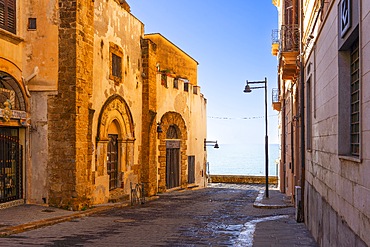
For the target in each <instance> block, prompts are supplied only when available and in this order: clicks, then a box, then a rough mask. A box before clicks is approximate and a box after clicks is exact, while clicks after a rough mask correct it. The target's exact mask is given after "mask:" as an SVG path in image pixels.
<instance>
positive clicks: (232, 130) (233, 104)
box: [127, 0, 278, 144]
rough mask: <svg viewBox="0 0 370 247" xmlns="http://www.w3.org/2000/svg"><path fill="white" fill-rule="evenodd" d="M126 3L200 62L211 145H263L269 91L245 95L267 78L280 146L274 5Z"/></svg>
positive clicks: (246, 0)
mask: <svg viewBox="0 0 370 247" xmlns="http://www.w3.org/2000/svg"><path fill="white" fill-rule="evenodd" d="M127 2H128V3H129V5H130V7H131V13H132V14H133V15H134V16H136V17H137V18H138V19H139V20H140V21H142V22H143V23H144V25H145V33H161V34H162V35H163V36H165V37H166V38H167V39H169V40H170V41H171V42H173V43H174V44H176V45H177V46H178V47H180V48H181V49H182V50H183V51H185V52H186V53H187V54H189V55H190V56H191V57H193V58H194V59H195V60H197V61H198V62H199V66H198V84H199V86H200V87H201V92H202V93H203V94H204V96H205V97H206V98H207V102H208V103H207V115H208V117H207V129H208V131H207V139H208V140H218V142H219V143H221V144H222V143H225V144H226V143H228V144H243V143H248V144H254V143H256V144H257V143H264V136H265V127H264V126H265V120H264V114H265V112H264V102H265V99H264V90H263V89H258V90H254V91H253V92H252V93H249V94H245V93H243V90H244V86H245V81H246V80H249V81H260V80H264V78H265V77H267V79H268V95H267V97H268V115H269V118H268V121H269V134H268V135H269V142H270V143H278V127H277V126H278V118H277V112H276V111H274V110H273V109H272V106H271V90H272V88H276V87H277V75H276V73H277V60H276V57H274V56H272V55H271V32H272V30H273V29H277V9H276V7H275V6H274V5H273V4H272V1H271V0H229V1H221V0H155V1H154V0H131V1H130V0H128V1H127ZM220 118H222V119H220ZM224 118H226V119H224Z"/></svg>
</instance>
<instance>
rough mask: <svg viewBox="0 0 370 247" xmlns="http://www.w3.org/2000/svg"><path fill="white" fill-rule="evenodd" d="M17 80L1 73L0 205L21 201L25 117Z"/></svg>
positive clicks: (23, 102) (22, 98)
mask: <svg viewBox="0 0 370 247" xmlns="http://www.w3.org/2000/svg"><path fill="white" fill-rule="evenodd" d="M22 92H23V91H22V88H21V87H20V86H19V84H18V82H17V80H16V79H15V78H14V77H13V76H11V75H10V74H8V73H6V72H4V71H0V203H4V202H9V201H14V200H17V199H22V198H23V186H24V183H23V172H24V169H23V156H24V148H23V146H24V144H25V142H26V141H25V136H26V134H25V128H24V127H25V126H27V121H26V119H27V113H26V108H27V107H26V102H25V97H24V95H23V94H22Z"/></svg>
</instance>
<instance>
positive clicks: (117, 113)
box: [95, 95, 137, 196]
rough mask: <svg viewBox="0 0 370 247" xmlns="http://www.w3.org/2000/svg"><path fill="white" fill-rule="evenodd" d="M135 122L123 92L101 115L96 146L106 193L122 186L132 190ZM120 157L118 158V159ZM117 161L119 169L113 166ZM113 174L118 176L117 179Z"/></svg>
mask: <svg viewBox="0 0 370 247" xmlns="http://www.w3.org/2000/svg"><path fill="white" fill-rule="evenodd" d="M134 141H135V136H134V123H133V119H132V115H131V111H130V109H129V107H128V105H127V103H126V102H125V100H124V99H123V98H122V97H121V96H119V95H113V96H111V97H110V98H109V99H108V100H107V101H106V103H105V104H104V105H103V107H102V110H101V112H100V114H99V119H98V128H97V137H96V146H97V152H96V154H97V156H96V168H95V171H96V177H97V178H98V179H96V180H95V181H96V183H98V184H96V186H98V187H100V188H101V187H104V191H103V194H105V196H107V195H108V196H109V191H110V190H113V189H118V188H121V189H123V190H124V192H125V193H128V192H129V185H130V184H129V182H127V181H126V180H129V181H131V180H132V179H133V178H132V176H133V174H134V173H137V171H134V170H133V166H134ZM115 159H116V160H115ZM114 162H117V163H116V167H115V168H114V169H117V170H116V171H114V169H113V170H112V167H114V166H115V164H114ZM113 176H116V178H114V177H113Z"/></svg>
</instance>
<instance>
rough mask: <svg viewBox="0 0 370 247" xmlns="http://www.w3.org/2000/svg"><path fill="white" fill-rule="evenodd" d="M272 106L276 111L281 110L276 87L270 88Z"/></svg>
mask: <svg viewBox="0 0 370 247" xmlns="http://www.w3.org/2000/svg"><path fill="white" fill-rule="evenodd" d="M272 108H273V109H274V110H276V111H280V110H281V104H280V97H279V89H278V88H273V89H272Z"/></svg>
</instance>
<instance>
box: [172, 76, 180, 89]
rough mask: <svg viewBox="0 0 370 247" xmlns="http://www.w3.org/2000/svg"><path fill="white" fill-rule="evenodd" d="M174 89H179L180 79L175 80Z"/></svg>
mask: <svg viewBox="0 0 370 247" xmlns="http://www.w3.org/2000/svg"><path fill="white" fill-rule="evenodd" d="M173 88H179V79H178V78H175V79H174V80H173Z"/></svg>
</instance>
